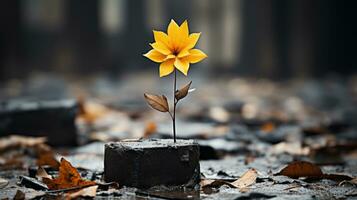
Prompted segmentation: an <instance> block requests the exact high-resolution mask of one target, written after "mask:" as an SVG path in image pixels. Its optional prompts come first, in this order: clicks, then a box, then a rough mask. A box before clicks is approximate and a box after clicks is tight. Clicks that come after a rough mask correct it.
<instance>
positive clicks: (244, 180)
mask: <svg viewBox="0 0 357 200" xmlns="http://www.w3.org/2000/svg"><path fill="white" fill-rule="evenodd" d="M257 177H258V172H257V170H255V169H249V170H248V171H247V172H245V173H244V174H243V175H242V176H241V177H240V178H239V179H237V180H236V181H234V182H232V183H231V184H232V185H234V186H235V187H236V188H239V189H242V188H246V187H248V186H250V185H253V184H254V183H255V182H256V180H257Z"/></svg>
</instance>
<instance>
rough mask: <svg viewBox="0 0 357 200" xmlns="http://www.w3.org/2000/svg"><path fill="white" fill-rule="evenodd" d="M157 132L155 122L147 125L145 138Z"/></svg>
mask: <svg viewBox="0 0 357 200" xmlns="http://www.w3.org/2000/svg"><path fill="white" fill-rule="evenodd" d="M156 131H157V126H156V123H155V122H149V123H147V124H146V126H145V130H144V138H147V137H149V136H150V135H152V134H154V133H156Z"/></svg>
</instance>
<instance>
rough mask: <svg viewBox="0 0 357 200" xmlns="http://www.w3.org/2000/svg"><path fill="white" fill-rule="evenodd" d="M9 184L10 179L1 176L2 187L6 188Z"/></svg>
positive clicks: (0, 187) (0, 184)
mask: <svg viewBox="0 0 357 200" xmlns="http://www.w3.org/2000/svg"><path fill="white" fill-rule="evenodd" d="M8 184H9V181H8V180H6V179H3V178H0V189H3V188H5V187H6V186H7V185H8Z"/></svg>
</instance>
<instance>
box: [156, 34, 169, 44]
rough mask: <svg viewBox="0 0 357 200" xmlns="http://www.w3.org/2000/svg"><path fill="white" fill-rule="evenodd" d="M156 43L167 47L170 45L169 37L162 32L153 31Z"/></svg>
mask: <svg viewBox="0 0 357 200" xmlns="http://www.w3.org/2000/svg"><path fill="white" fill-rule="evenodd" d="M153 32H154V39H155V42H159V43H163V44H165V45H166V46H168V44H169V36H168V35H167V34H166V33H164V32H162V31H153Z"/></svg>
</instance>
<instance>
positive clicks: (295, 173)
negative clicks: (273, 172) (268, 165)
mask: <svg viewBox="0 0 357 200" xmlns="http://www.w3.org/2000/svg"><path fill="white" fill-rule="evenodd" d="M277 175H283V176H288V177H290V178H300V177H308V178H322V176H323V173H322V171H321V169H320V167H319V166H317V165H315V164H312V163H310V162H306V161H296V162H292V163H290V164H288V166H286V167H285V168H284V169H282V170H281V171H280V172H279V173H278V174H277Z"/></svg>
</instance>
